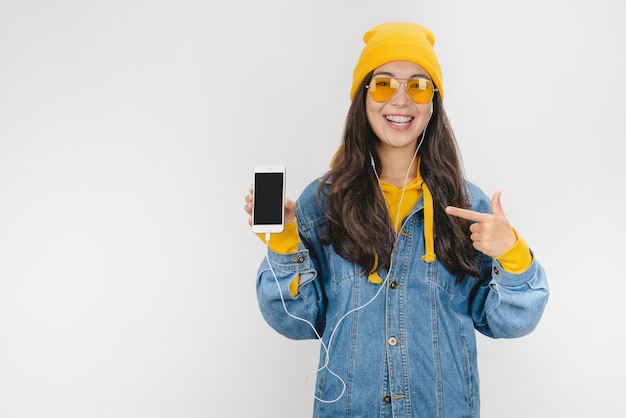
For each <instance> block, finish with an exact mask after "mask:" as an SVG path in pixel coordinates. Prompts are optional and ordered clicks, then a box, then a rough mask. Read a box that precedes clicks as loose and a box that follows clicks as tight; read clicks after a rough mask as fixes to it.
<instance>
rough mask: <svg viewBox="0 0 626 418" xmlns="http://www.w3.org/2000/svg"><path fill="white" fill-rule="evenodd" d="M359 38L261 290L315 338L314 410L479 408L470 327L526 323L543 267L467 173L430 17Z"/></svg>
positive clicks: (542, 289) (297, 330) (276, 321)
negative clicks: (323, 144) (328, 158)
mask: <svg viewBox="0 0 626 418" xmlns="http://www.w3.org/2000/svg"><path fill="white" fill-rule="evenodd" d="M364 41H365V47H364V49H363V51H362V54H361V56H360V58H359V61H358V63H357V64H356V67H355V69H354V78H353V84H352V89H351V93H350V95H351V98H352V104H351V106H350V109H349V111H348V115H347V120H346V125H345V131H344V136H343V142H342V145H341V146H340V148H339V150H338V151H337V153H336V154H335V157H334V158H333V161H332V162H331V169H330V170H329V171H328V172H327V173H326V174H325V175H324V176H323V178H320V179H316V180H314V181H313V182H312V183H311V184H310V185H309V186H308V187H306V188H305V190H304V191H303V192H302V194H301V196H300V197H299V198H298V200H297V202H296V203H294V202H293V201H291V200H288V199H287V200H286V202H285V223H286V227H285V230H284V232H282V233H280V234H275V235H272V236H271V237H270V241H269V242H268V243H267V245H268V254H267V257H266V258H265V259H264V260H263V261H262V263H261V266H260V268H259V271H258V280H257V294H258V301H259V306H260V309H261V312H262V314H263V316H264V318H265V320H266V321H267V323H268V324H269V325H270V326H271V327H273V328H274V329H275V330H276V331H278V332H279V333H281V334H283V335H285V336H286V337H288V338H293V339H307V338H308V339H314V338H319V339H320V341H321V352H320V354H321V355H320V363H319V370H318V373H317V383H316V393H315V399H316V401H315V406H314V416H315V417H344V416H346V417H348V416H349V417H413V416H419V417H478V416H479V415H480V412H479V411H480V401H479V399H480V398H479V386H478V383H479V379H478V367H477V361H476V339H475V331H474V330H478V331H479V332H481V333H483V334H484V335H487V336H490V337H493V338H515V337H520V336H523V335H526V334H528V333H530V332H531V331H532V330H533V329H534V328H535V327H536V325H537V323H538V321H539V320H540V318H541V316H542V314H543V311H544V307H545V304H546V302H547V299H548V293H549V292H548V286H547V282H546V276H545V273H544V270H543V268H542V267H541V265H540V264H539V263H538V262H537V260H536V259H535V257H534V256H533V254H532V253H531V251H530V249H529V247H528V245H527V244H526V242H525V241H524V240H523V239H522V238H521V237H520V236H519V235H518V233H517V231H516V230H515V229H514V228H512V227H511V225H510V224H509V222H508V220H507V218H506V216H505V215H504V212H503V210H502V207H501V205H500V193H499V192H498V193H496V194H494V196H493V197H492V198H491V199H489V198H488V197H487V196H486V195H485V194H484V193H483V192H482V191H481V190H480V189H479V188H478V187H477V186H475V185H474V184H472V183H470V182H469V181H467V180H466V179H464V177H463V170H462V167H461V163H460V159H459V155H458V150H457V146H456V140H455V137H454V134H453V131H452V129H451V126H450V123H449V121H448V118H447V117H446V113H445V111H444V108H443V106H442V102H443V98H444V90H443V84H442V74H441V69H440V66H439V63H438V60H437V57H436V54H435V51H434V49H433V45H434V36H433V34H432V32H431V31H430V30H428V29H427V28H425V27H423V26H420V25H416V24H412V23H404V22H392V23H385V24H382V25H379V26H376V27H374V28H372V29H371V30H369V31H368V32H367V33H366V34H365V36H364ZM252 193H253V191H252V190H250V193H249V194H248V195H247V196H246V205H245V209H246V211H247V212H248V214H251V213H252ZM260 237H261V238H262V239H265V235H263V236H260Z"/></svg>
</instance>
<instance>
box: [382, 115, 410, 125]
mask: <svg viewBox="0 0 626 418" xmlns="http://www.w3.org/2000/svg"><path fill="white" fill-rule="evenodd" d="M385 119H387V121H388V122H390V123H392V124H393V125H397V126H406V125H408V124H409V123H411V122H412V121H413V119H414V118H413V117H412V116H402V115H385Z"/></svg>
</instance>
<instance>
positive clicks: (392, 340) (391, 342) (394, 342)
mask: <svg viewBox="0 0 626 418" xmlns="http://www.w3.org/2000/svg"><path fill="white" fill-rule="evenodd" d="M387 342H388V343H389V345H391V346H394V345H396V344H398V340H396V339H395V338H393V337H391V338H389V340H387Z"/></svg>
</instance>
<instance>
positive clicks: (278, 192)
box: [253, 173, 284, 225]
mask: <svg viewBox="0 0 626 418" xmlns="http://www.w3.org/2000/svg"><path fill="white" fill-rule="evenodd" d="M283 175H284V174H283V173H255V174H254V219H253V223H254V224H255V225H280V224H282V222H283V184H284V183H283Z"/></svg>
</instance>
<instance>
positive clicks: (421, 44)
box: [350, 22, 443, 99]
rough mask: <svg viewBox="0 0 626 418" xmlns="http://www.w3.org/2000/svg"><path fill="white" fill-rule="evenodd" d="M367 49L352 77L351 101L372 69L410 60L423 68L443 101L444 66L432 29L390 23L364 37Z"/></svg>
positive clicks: (368, 32) (364, 48)
mask: <svg viewBox="0 0 626 418" xmlns="http://www.w3.org/2000/svg"><path fill="white" fill-rule="evenodd" d="M363 41H364V42H365V47H363V51H362V52H361V57H360V58H359V62H358V63H357V64H356V67H355V68H354V73H353V75H352V89H351V90H350V99H353V98H354V94H355V93H356V90H357V89H358V88H359V85H360V84H361V82H362V81H363V79H364V78H365V76H366V75H367V74H368V73H369V72H370V71H372V70H374V69H376V68H378V67H380V66H381V65H383V64H386V63H388V62H391V61H410V62H413V63H415V64H417V65H420V66H422V67H424V69H425V70H426V71H428V74H429V75H430V77H431V78H432V79H433V82H434V83H435V86H436V87H437V89H438V91H439V96H441V99H443V84H442V75H441V67H440V66H439V61H438V60H437V55H436V54H435V50H434V48H433V46H434V45H435V36H434V35H433V33H432V32H431V31H430V29H427V28H425V27H424V26H420V25H417V24H415V23H406V22H390V23H383V24H381V25H378V26H375V27H373V28H372V29H370V30H368V31H367V32H365V35H363Z"/></svg>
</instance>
